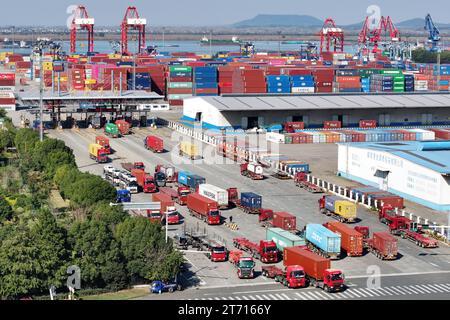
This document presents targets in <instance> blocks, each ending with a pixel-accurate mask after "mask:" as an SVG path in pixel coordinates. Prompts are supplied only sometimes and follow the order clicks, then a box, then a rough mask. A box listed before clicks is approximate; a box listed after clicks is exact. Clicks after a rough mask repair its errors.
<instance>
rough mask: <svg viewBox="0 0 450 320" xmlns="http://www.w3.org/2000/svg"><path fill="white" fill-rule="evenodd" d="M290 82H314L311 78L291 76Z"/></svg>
mask: <svg viewBox="0 0 450 320" xmlns="http://www.w3.org/2000/svg"><path fill="white" fill-rule="evenodd" d="M291 80H292V81H311V82H314V77H313V76H291Z"/></svg>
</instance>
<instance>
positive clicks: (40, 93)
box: [39, 47, 53, 142]
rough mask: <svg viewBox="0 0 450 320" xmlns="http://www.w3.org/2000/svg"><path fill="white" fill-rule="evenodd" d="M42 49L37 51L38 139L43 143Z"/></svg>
mask: <svg viewBox="0 0 450 320" xmlns="http://www.w3.org/2000/svg"><path fill="white" fill-rule="evenodd" d="M42 50H43V49H42V47H41V48H40V50H39V77H40V79H39V80H40V81H39V126H40V128H39V139H40V141H41V142H42V141H44V120H43V118H44V70H43V63H42ZM52 82H53V80H52Z"/></svg>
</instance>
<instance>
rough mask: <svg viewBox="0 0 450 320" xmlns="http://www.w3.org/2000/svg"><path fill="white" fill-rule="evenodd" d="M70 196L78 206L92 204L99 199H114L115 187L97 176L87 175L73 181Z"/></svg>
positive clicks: (109, 200) (110, 200)
mask: <svg viewBox="0 0 450 320" xmlns="http://www.w3.org/2000/svg"><path fill="white" fill-rule="evenodd" d="M70 193H71V196H70V200H72V201H73V202H74V203H75V204H77V205H79V206H84V207H88V206H92V205H94V204H96V203H98V202H100V201H108V202H112V201H114V199H115V197H116V189H115V188H114V187H113V186H111V185H110V184H109V183H108V182H107V181H105V180H103V179H102V178H101V177H99V176H94V175H88V176H85V177H83V178H81V179H79V180H77V181H76V182H74V183H73V185H72V187H71V192H70Z"/></svg>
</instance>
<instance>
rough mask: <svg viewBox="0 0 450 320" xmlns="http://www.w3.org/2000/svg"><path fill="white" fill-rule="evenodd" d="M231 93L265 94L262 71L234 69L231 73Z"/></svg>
mask: <svg viewBox="0 0 450 320" xmlns="http://www.w3.org/2000/svg"><path fill="white" fill-rule="evenodd" d="M233 93H266V77H265V75H264V70H258V69H244V70H242V69H235V70H234V72H233Z"/></svg>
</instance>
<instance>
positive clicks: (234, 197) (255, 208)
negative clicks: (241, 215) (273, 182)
mask: <svg viewBox="0 0 450 320" xmlns="http://www.w3.org/2000/svg"><path fill="white" fill-rule="evenodd" d="M227 193H228V201H229V203H231V204H232V205H234V206H236V207H237V208H239V209H241V210H242V211H244V212H245V213H249V214H259V212H260V209H261V207H262V197H261V196H260V195H258V194H256V193H253V192H242V193H241V197H240V198H239V192H238V189H237V188H228V189H227Z"/></svg>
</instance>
